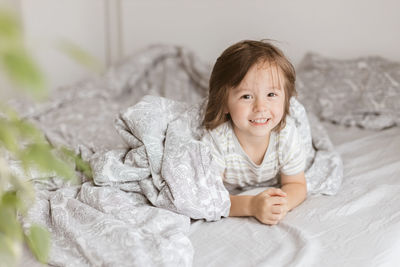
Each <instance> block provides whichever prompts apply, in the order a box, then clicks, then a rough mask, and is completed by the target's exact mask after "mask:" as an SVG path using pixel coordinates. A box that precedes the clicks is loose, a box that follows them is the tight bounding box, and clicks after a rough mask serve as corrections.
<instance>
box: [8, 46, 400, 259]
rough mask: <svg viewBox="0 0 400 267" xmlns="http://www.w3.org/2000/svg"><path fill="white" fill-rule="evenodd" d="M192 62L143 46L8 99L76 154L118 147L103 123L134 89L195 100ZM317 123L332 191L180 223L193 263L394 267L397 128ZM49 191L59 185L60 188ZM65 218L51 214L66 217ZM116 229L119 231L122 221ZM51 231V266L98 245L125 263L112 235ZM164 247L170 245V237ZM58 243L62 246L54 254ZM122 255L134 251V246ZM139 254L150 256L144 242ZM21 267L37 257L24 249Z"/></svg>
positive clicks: (201, 71)
mask: <svg viewBox="0 0 400 267" xmlns="http://www.w3.org/2000/svg"><path fill="white" fill-rule="evenodd" d="M199 62H200V61H199V60H195V57H193V55H192V54H191V53H189V52H188V51H186V50H185V49H182V48H179V47H164V46H161V47H159V46H157V47H152V48H149V49H148V50H146V51H144V52H143V53H142V54H138V55H136V56H134V57H133V58H131V59H129V60H127V61H126V62H125V63H124V64H123V65H121V66H119V67H117V68H115V69H111V70H109V72H107V75H106V76H104V77H102V78H101V79H98V80H89V81H88V82H86V83H82V84H78V85H74V86H71V87H68V88H64V89H63V90H59V91H57V92H55V93H54V94H53V96H52V98H51V99H50V101H49V103H47V104H44V105H43V106H34V105H27V104H26V103H22V104H20V105H18V103H16V104H15V105H14V106H15V107H16V109H17V110H19V111H20V113H21V114H22V115H23V117H24V118H27V119H30V120H32V121H33V122H34V123H36V124H37V125H38V126H39V128H40V129H42V130H43V131H44V133H45V134H46V137H47V139H48V140H49V141H50V142H51V143H52V144H55V145H60V144H61V145H67V146H68V147H70V148H72V149H74V151H78V152H80V154H81V156H82V157H83V158H84V159H85V158H88V157H89V156H90V155H91V154H93V153H97V152H101V151H103V150H105V151H107V150H109V149H112V148H116V147H124V146H126V144H124V142H123V140H122V139H121V138H120V137H119V136H118V134H117V133H116V131H115V129H114V123H113V121H114V119H115V116H116V115H117V114H118V113H119V112H120V111H121V110H123V109H125V108H127V107H129V106H131V105H133V104H134V103H136V102H137V101H139V99H140V98H141V97H143V95H145V94H154V95H162V96H165V97H168V98H170V97H172V98H175V99H176V100H181V101H185V102H189V103H194V102H196V101H198V100H199V99H202V98H204V97H205V96H206V90H207V87H208V85H207V82H208V77H209V69H208V68H206V67H204V66H203V65H201V64H200V63H199ZM203 67H204V68H203ZM324 126H325V129H326V130H327V132H328V133H329V136H330V138H331V140H332V142H333V144H334V145H335V149H336V150H337V151H338V152H339V153H340V155H341V157H342V160H343V163H344V179H343V184H342V186H341V188H340V190H339V192H338V193H337V195H334V196H327V195H320V194H319V195H309V196H308V198H307V199H306V200H305V202H304V203H302V204H301V205H300V206H299V207H297V208H296V209H294V210H293V211H291V212H290V213H288V215H287V216H286V217H285V219H284V220H283V221H282V222H280V223H279V224H278V225H275V226H268V225H263V224H261V223H259V222H258V221H257V220H256V219H254V218H248V217H241V218H232V217H229V218H224V219H222V220H220V221H215V222H205V221H203V220H197V221H194V220H193V221H192V223H191V224H190V225H189V222H188V225H189V226H190V227H189V226H188V228H189V234H188V236H189V239H190V242H191V246H192V247H193V251H194V256H193V266H320V265H322V266H396V265H397V263H398V262H400V241H399V240H400V206H399V205H398V202H399V200H400V194H399V193H400V153H399V152H400V127H392V128H389V129H386V130H381V131H373V130H365V129H361V128H356V127H344V126H339V125H335V124H331V123H328V122H326V123H324ZM99 133H100V134H99ZM57 189H61V190H60V192H63V189H65V188H57ZM96 189H99V190H100V189H102V188H96ZM103 189H104V190H106V189H107V188H103ZM261 190H263V188H259V189H257V190H251V191H247V192H243V193H242V194H256V193H257V192H259V191H261ZM116 192H117V191H116ZM47 193H48V194H51V192H50V191H49V192H46V194H47ZM119 193H121V192H119ZM110 194H111V193H110ZM111 195H112V194H111ZM72 202H73V203H75V204H79V205H81V207H84V208H88V209H90V208H92V207H91V206H90V205H86V204H85V203H83V202H81V201H80V200H79V199H75V198H73V199H71V203H72ZM37 203H39V204H40V203H42V204H44V205H42V206H40V205H39V204H38V209H37V210H39V211H40V210H42V213H40V212H38V213H37V214H33V215H34V217H37V218H36V219H40V220H39V222H40V221H43V222H44V223H47V224H49V225H50V226H53V225H52V223H53V218H52V217H51V216H50V214H52V215H54V213H52V211H51V210H49V207H51V205H47V203H48V200H47V198H45V199H44V200H43V202H40V201H38V202H37ZM113 208H114V209H115V210H113ZM119 208H120V207H119V206H113V207H111V208H110V210H112V212H108V211H104V212H103V213H100V215H102V216H109V215H110V214H109V213H112V214H111V215H118V214H120V213H118V209H119ZM77 210H78V211H79V209H77ZM129 211H131V210H130V209H129ZM32 213H34V212H32ZM122 214H123V215H124V214H125V211H123V213H122ZM78 215H79V216H81V215H82V216H83V217H85V216H87V215H88V214H86V213H82V214H80V213H79V214H78ZM111 215H110V216H111ZM111 217H112V216H111ZM71 218H72V217H71ZM71 218H70V217H67V218H65V220H63V219H60V221H61V222H63V225H64V224H65V225H68V224H69V221H68V220H69V219H71ZM85 218H86V217H85ZM113 218H114V217H113ZM144 220H145V219H144ZM164 220H165V218H164ZM100 221H101V220H100ZM120 223H121V224H122V223H123V222H122V221H121V222H120ZM101 224H102V225H103V224H104V226H108V227H110V228H109V229H110V232H112V231H114V230H118V229H116V228H115V227H114V225H112V224H111V225H110V224H107V221H106V220H104V221H102V222H101ZM44 225H46V224H44ZM88 225H89V226H88V227H87V229H88V231H87V232H90V233H92V234H93V235H92V236H91V237H95V238H96V237H102V233H101V232H93V231H91V229H93V225H91V224H90V222H88ZM124 229H128V231H129V230H131V229H132V227H130V228H124ZM71 230H77V229H74V228H73V227H72V229H71ZM128 231H127V232H128ZM54 232H56V231H54ZM172 232H173V231H172ZM84 233H86V232H84ZM124 234H125V235H127V234H126V233H125V232H124ZM150 234H152V233H150ZM60 236H61V235H60ZM60 236H56V235H55V237H58V239H59V240H60V244H62V246H60V245H59V246H57V247H56V248H57V249H58V250H54V249H53V251H51V253H50V264H52V265H57V266H59V265H62V266H77V265H79V266H82V265H85V264H74V263H75V262H79V263H82V262H84V263H86V264H87V265H91V266H92V265H107V264H106V260H110V258H109V257H107V256H104V254H102V253H100V252H99V251H100V250H98V249H100V248H101V249H104V250H107V252H110V254H112V256H113V257H114V258H115V260H118V261H120V262H119V263H121V264H119V263H118V262H114V264H108V265H107V266H109V265H113V266H121V265H124V266H132V265H133V264H132V261H129V259H128V258H127V257H125V256H124V257H123V256H120V255H125V254H123V253H125V252H127V245H126V244H123V242H121V240H113V242H112V243H111V241H109V240H107V236H106V235H104V238H103V243H96V245H95V246H93V247H91V246H90V244H92V243H91V242H94V241H93V239H91V238H89V237H84V236H83V235H82V234H81V233H80V232H79V233H78V234H76V236H77V238H76V239H71V240H63V239H62V238H61V237H62V236H61V237H60ZM118 237H120V236H118ZM121 237H122V236H121ZM61 241H62V242H61ZM67 241H68V242H67ZM147 241H148V242H147V243H148V244H149V247H152V248H155V249H157V248H158V247H157V244H156V243H154V242H153V243H154V245H152V246H151V244H152V243H151V241H149V240H147ZM147 243H146V244H147ZM110 244H112V245H113V248H110ZM117 245H119V246H117ZM116 247H117V248H120V249H116ZM166 247H171V245H170V243H168V245H166ZM64 248H65V251H66V252H68V253H65V254H62V253H58V252H60V251H61V250H62V249H64ZM74 248H79V249H74ZM104 250H103V251H104ZM57 251H58V252H57ZM155 251H156V250H155ZM153 252H154V251H153ZM118 253H120V254H118ZM127 254H129V255H128V256H129V257H132V258H138V255H137V254H135V252H134V251H128V252H127ZM145 254H146V255H145V256H147V257H148V255H151V254H150V253H149V251H148V250H146V253H145ZM93 255H94V256H93ZM92 256H93V257H92ZM142 256H143V255H142ZM157 256H158V257H161V256H160V255H157ZM168 256H169V257H170V258H171V257H172V256H171V255H168ZM181 258H182V255H181ZM166 260H168V259H166ZM99 262H101V264H96V263H99ZM160 265H163V266H165V265H167V264H166V263H165V262H163V264H160ZM21 266H40V265H38V263H37V262H36V261H35V260H34V259H33V258H32V256H31V255H30V252H28V251H27V250H25V251H24V256H23V259H22V261H21Z"/></svg>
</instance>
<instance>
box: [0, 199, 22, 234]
mask: <svg viewBox="0 0 400 267" xmlns="http://www.w3.org/2000/svg"><path fill="white" fill-rule="evenodd" d="M3 197H4V196H3ZM3 197H2V201H1V204H0V233H4V234H5V235H6V236H8V237H10V238H11V239H13V240H19V241H22V230H21V226H20V224H19V222H18V220H17V211H16V207H14V206H13V205H12V203H4V201H3Z"/></svg>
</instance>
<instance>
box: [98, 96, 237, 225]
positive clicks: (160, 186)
mask: <svg viewBox="0 0 400 267" xmlns="http://www.w3.org/2000/svg"><path fill="white" fill-rule="evenodd" d="M201 110H202V109H201V105H195V106H193V107H191V108H189V106H188V105H187V104H184V103H182V102H177V101H173V100H170V99H166V98H162V97H156V96H145V97H144V98H143V99H142V100H141V101H140V102H139V103H137V104H136V105H134V106H133V107H130V108H128V109H127V110H126V111H124V112H122V113H121V114H120V115H119V117H118V119H117V121H116V127H117V131H118V132H119V133H120V134H121V136H122V138H123V139H124V140H125V141H126V142H127V144H128V145H129V149H127V150H124V151H121V150H110V151H107V152H105V153H98V154H95V155H94V156H93V158H92V160H91V165H92V170H93V180H94V183H95V184H96V185H100V186H114V187H119V188H121V189H122V190H124V191H127V192H140V193H142V194H143V195H144V196H145V197H146V199H147V200H148V201H149V202H150V203H151V204H152V205H154V206H156V207H160V208H165V209H169V210H173V211H175V212H177V213H179V214H184V215H186V216H188V217H190V218H192V219H206V220H209V221H214V220H219V219H221V217H223V216H224V217H227V216H228V215H229V209H230V201H229V194H228V192H227V191H226V189H225V187H224V185H223V183H222V180H221V177H220V175H219V173H218V172H217V170H216V168H215V167H214V164H212V158H211V154H210V152H209V149H208V147H207V146H206V145H205V144H203V143H202V142H200V137H201V136H202V135H203V130H202V128H201V127H200V125H201V121H202V113H201V112H200V111H201Z"/></svg>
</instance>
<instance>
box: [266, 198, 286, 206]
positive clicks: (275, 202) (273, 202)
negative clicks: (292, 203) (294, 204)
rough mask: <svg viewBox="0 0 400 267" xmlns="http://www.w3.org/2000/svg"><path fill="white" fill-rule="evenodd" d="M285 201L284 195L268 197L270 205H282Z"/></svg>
mask: <svg viewBox="0 0 400 267" xmlns="http://www.w3.org/2000/svg"><path fill="white" fill-rule="evenodd" d="M286 203H287V199H286V198H284V197H270V199H269V204H270V205H284V204H286Z"/></svg>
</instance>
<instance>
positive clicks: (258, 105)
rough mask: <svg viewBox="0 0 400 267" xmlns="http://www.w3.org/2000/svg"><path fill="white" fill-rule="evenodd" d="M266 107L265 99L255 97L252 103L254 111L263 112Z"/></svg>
mask: <svg viewBox="0 0 400 267" xmlns="http://www.w3.org/2000/svg"><path fill="white" fill-rule="evenodd" d="M266 109H267V106H266V103H265V101H264V100H263V99H262V98H257V99H256V101H255V103H254V112H264V111H266Z"/></svg>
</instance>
